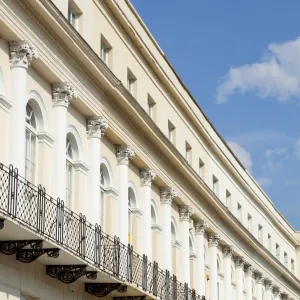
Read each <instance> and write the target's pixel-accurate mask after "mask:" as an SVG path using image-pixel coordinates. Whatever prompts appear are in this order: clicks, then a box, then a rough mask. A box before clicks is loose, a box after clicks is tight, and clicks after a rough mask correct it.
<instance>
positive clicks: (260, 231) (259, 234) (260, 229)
mask: <svg viewBox="0 0 300 300" xmlns="http://www.w3.org/2000/svg"><path fill="white" fill-rule="evenodd" d="M258 240H259V241H260V242H261V243H263V227H262V226H261V225H260V224H258Z"/></svg>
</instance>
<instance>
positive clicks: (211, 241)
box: [208, 234, 220, 300]
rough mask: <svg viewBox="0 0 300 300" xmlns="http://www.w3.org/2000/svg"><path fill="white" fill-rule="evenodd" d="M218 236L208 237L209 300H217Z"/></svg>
mask: <svg viewBox="0 0 300 300" xmlns="http://www.w3.org/2000/svg"><path fill="white" fill-rule="evenodd" d="M219 241H220V236H219V235H217V234H215V235H210V236H209V237H208V248H209V262H210V264H209V265H210V278H209V288H210V291H209V295H210V300H218V264H217V260H218V256H217V248H218V245H219Z"/></svg>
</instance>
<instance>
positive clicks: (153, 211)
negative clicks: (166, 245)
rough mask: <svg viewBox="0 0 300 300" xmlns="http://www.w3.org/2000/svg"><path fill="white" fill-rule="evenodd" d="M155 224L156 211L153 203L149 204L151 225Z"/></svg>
mask: <svg viewBox="0 0 300 300" xmlns="http://www.w3.org/2000/svg"><path fill="white" fill-rule="evenodd" d="M155 224H157V218H156V212H155V208H154V207H153V205H151V225H155Z"/></svg>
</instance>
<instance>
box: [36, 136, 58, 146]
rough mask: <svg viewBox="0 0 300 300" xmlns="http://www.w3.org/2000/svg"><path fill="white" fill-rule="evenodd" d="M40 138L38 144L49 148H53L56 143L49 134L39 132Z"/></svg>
mask: <svg viewBox="0 0 300 300" xmlns="http://www.w3.org/2000/svg"><path fill="white" fill-rule="evenodd" d="M37 137H38V142H39V143H45V144H47V145H48V146H50V147H52V145H53V143H54V137H53V136H52V135H51V134H50V133H48V132H39V133H38V134H37Z"/></svg>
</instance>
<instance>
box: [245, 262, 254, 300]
mask: <svg viewBox="0 0 300 300" xmlns="http://www.w3.org/2000/svg"><path fill="white" fill-rule="evenodd" d="M252 276H253V267H252V266H250V265H247V266H246V290H247V297H246V299H247V300H252V298H253V292H252Z"/></svg>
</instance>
